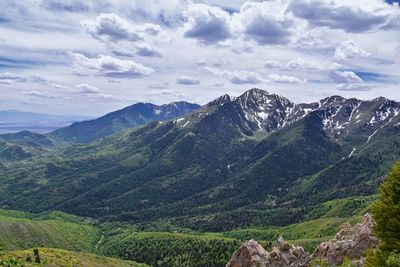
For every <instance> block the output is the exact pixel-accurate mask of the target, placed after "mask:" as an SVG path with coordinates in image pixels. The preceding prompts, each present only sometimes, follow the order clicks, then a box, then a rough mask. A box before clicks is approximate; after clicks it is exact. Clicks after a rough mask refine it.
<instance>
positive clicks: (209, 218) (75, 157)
mask: <svg viewBox="0 0 400 267" xmlns="http://www.w3.org/2000/svg"><path fill="white" fill-rule="evenodd" d="M399 111H400V105H399V103H397V102H394V101H391V100H387V99H384V98H378V99H375V100H372V101H361V100H358V99H344V98H342V97H339V96H333V97H329V98H325V99H323V100H321V101H319V102H317V103H312V104H295V103H293V102H291V101H290V100H288V99H286V98H284V97H282V96H278V95H274V94H269V93H268V92H266V91H263V90H260V89H252V90H249V91H247V92H246V93H244V94H243V95H241V96H239V97H236V98H231V97H229V96H227V95H225V96H222V97H221V98H219V99H216V100H214V101H212V102H210V103H209V104H208V105H205V106H203V107H201V108H199V109H197V110H195V111H193V112H190V113H187V114H186V115H184V116H181V117H179V118H175V119H172V120H169V121H165V122H152V123H149V124H147V125H145V126H143V127H140V128H135V129H130V130H125V131H122V132H119V133H117V134H115V135H111V136H109V137H106V138H104V139H100V140H98V141H96V142H93V143H90V144H87V145H81V146H70V147H66V148H64V149H61V150H59V151H57V152H54V153H51V154H48V155H46V156H44V157H41V158H35V157H34V158H33V159H31V160H25V161H21V162H17V163H6V164H4V166H3V167H2V168H1V169H0V179H1V181H2V186H1V190H0V205H1V206H3V207H7V208H16V209H24V210H29V211H43V210H52V209H56V210H63V211H67V212H70V213H74V214H78V215H83V216H88V217H97V218H100V219H102V220H122V221H129V222H131V223H136V224H147V223H149V222H157V221H158V220H163V221H167V222H169V223H171V224H176V225H181V226H186V227H189V228H194V229H203V230H227V229H232V228H236V227H242V226H248V225H250V223H251V224H252V225H257V224H259V225H277V224H278V225H285V224H290V223H293V222H298V221H301V220H302V219H304V218H305V216H306V214H307V212H309V211H310V210H312V209H313V208H314V207H316V206H318V205H320V204H321V203H323V202H325V201H329V200H332V199H336V198H344V197H349V196H355V195H371V194H374V193H375V192H376V189H377V184H378V182H379V181H380V179H381V177H382V176H383V175H384V174H385V173H386V172H387V171H388V169H389V167H390V165H391V164H392V163H393V162H394V161H395V160H396V159H397V158H398V155H399V154H400V151H399V149H400V146H399V140H398V138H397V136H398V134H399V132H400V126H399V125H400V124H399V123H400V119H399V116H397V115H398V113H399Z"/></svg>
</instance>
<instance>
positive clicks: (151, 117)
mask: <svg viewBox="0 0 400 267" xmlns="http://www.w3.org/2000/svg"><path fill="white" fill-rule="evenodd" d="M199 107H200V106H199V105H197V104H192V103H188V102H183V101H182V102H173V103H170V104H165V105H161V106H158V105H154V104H151V103H137V104H134V105H131V106H129V107H126V108H123V109H121V110H117V111H114V112H111V113H108V114H106V115H104V116H102V117H100V118H97V119H94V120H89V121H82V122H75V123H73V124H72V125H71V126H68V127H65V128H61V129H58V130H55V131H54V132H52V133H50V134H49V136H50V137H52V138H55V139H58V140H63V141H67V142H73V143H89V142H91V141H93V140H96V139H98V138H102V137H105V136H108V135H111V134H113V133H116V132H119V131H121V130H123V129H126V128H133V127H136V126H140V125H144V124H146V123H149V122H151V121H165V120H168V119H172V118H175V117H179V116H182V115H185V114H186V113H188V112H191V111H193V110H195V109H197V108H199Z"/></svg>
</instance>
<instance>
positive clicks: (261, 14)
mask: <svg viewBox="0 0 400 267" xmlns="http://www.w3.org/2000/svg"><path fill="white" fill-rule="evenodd" d="M285 2H286V1H283V0H275V1H265V2H246V3H245V4H244V5H243V6H242V7H241V8H240V13H239V14H238V19H239V21H240V25H239V28H240V29H241V30H242V32H243V34H245V35H246V36H247V37H249V38H251V39H253V40H255V41H256V42H257V43H259V44H261V45H266V44H286V43H288V42H289V41H290V38H289V37H290V35H291V33H290V31H289V28H290V27H291V26H292V24H293V21H292V20H291V19H290V18H289V17H288V16H287V15H286V6H287V5H286V3H285Z"/></svg>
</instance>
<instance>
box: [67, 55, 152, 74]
mask: <svg viewBox="0 0 400 267" xmlns="http://www.w3.org/2000/svg"><path fill="white" fill-rule="evenodd" d="M74 59H75V61H74V65H75V67H76V69H75V70H74V74H77V75H90V74H92V75H98V76H105V77H112V78H140V77H143V76H147V75H150V74H152V73H154V72H155V71H154V70H153V69H152V68H150V67H145V66H143V65H142V64H139V63H136V62H135V61H133V60H125V59H118V58H114V57H111V56H104V55H100V56H99V57H96V58H88V57H86V56H84V55H82V54H77V53H76V54H74Z"/></svg>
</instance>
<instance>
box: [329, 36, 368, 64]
mask: <svg viewBox="0 0 400 267" xmlns="http://www.w3.org/2000/svg"><path fill="white" fill-rule="evenodd" d="M368 56H369V53H368V52H366V51H365V50H363V49H361V48H360V47H359V46H358V45H357V44H356V43H355V42H354V41H352V40H347V41H343V42H341V43H340V44H339V45H338V46H337V47H336V50H335V58H336V59H339V60H346V59H352V58H366V57H368Z"/></svg>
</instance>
